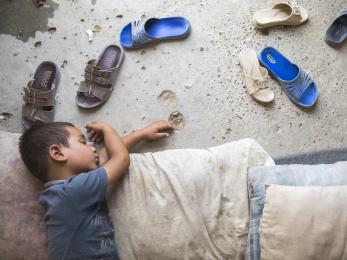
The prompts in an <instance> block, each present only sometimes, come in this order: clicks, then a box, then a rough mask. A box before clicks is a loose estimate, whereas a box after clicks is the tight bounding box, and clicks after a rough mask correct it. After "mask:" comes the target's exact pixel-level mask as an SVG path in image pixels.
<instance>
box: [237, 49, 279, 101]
mask: <svg viewBox="0 0 347 260" xmlns="http://www.w3.org/2000/svg"><path fill="white" fill-rule="evenodd" d="M240 63H241V66H242V68H243V72H244V74H245V79H246V87H247V91H248V93H249V94H250V95H251V96H252V97H253V98H254V99H255V100H257V101H259V102H262V103H268V102H271V101H272V100H273V99H274V96H275V95H274V93H273V91H272V90H271V88H270V81H269V74H268V71H267V69H265V68H263V67H261V66H260V64H259V61H258V56H257V53H256V52H255V51H254V50H252V49H244V50H242V51H241V53H240Z"/></svg>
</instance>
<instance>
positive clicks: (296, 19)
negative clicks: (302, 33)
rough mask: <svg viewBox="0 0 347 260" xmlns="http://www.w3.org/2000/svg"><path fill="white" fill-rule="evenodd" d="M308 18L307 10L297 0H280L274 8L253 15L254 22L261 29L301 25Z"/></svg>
mask: <svg viewBox="0 0 347 260" xmlns="http://www.w3.org/2000/svg"><path fill="white" fill-rule="evenodd" d="M307 19H308V12H307V10H306V9H305V8H304V7H302V6H300V5H298V4H297V2H296V1H293V0H291V1H288V2H280V3H277V4H275V5H274V6H273V7H272V9H263V10H260V11H257V12H255V13H254V15H253V24H254V26H255V27H257V28H259V29H264V28H268V27H272V26H277V25H300V24H302V23H304V22H306V21H307Z"/></svg>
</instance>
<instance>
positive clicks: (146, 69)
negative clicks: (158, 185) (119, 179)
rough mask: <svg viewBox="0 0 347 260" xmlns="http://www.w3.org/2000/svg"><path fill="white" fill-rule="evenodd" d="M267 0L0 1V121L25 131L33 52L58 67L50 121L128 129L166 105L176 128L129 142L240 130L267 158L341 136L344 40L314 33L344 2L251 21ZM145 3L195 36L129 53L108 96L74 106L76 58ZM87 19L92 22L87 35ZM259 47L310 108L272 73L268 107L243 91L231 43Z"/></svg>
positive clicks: (151, 12) (192, 143)
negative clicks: (292, 18)
mask: <svg viewBox="0 0 347 260" xmlns="http://www.w3.org/2000/svg"><path fill="white" fill-rule="evenodd" d="M272 2H273V1H269V0H266V1H255V0H243V1H236V0H228V1H224V0H213V1H212V0H210V1H207V0H200V1H199V0H186V1H183V0H165V1H162V0H153V1H143V0H131V1H130V0H122V1H121V0H118V1H116V0H115V1H109V0H92V1H91V2H90V1H86V0H83V1H82V0H74V1H71V0H61V1H57V0H56V1H53V0H48V5H47V6H45V7H44V8H40V9H37V8H36V7H35V6H34V4H33V1H32V0H12V1H11V0H0V58H1V61H2V62H1V65H0V67H1V70H0V80H1V85H0V88H1V95H0V130H8V131H13V132H20V131H22V127H21V106H22V95H21V93H22V87H23V86H24V85H25V84H27V82H28V81H29V80H30V79H31V77H32V75H33V73H34V71H35V69H36V67H37V65H38V64H39V63H40V62H41V61H43V60H51V61H54V62H56V63H57V64H58V65H59V68H60V72H61V74H62V78H61V83H60V85H59V87H58V99H57V105H56V114H55V120H57V121H58V120H64V121H71V122H73V123H75V124H76V125H77V126H79V127H82V126H83V125H84V124H85V123H86V122H88V121H91V120H94V119H99V118H101V119H103V120H106V121H108V122H110V123H111V124H112V125H113V126H114V127H116V128H117V129H118V130H119V132H120V133H122V134H125V133H127V132H129V131H130V130H132V129H135V128H138V127H141V126H143V125H144V124H146V123H149V122H151V121H153V120H155V119H162V118H163V119H168V118H169V115H170V114H171V113H172V112H174V111H179V112H180V113H182V115H183V116H184V121H185V122H184V123H185V124H184V127H183V129H182V130H180V131H176V132H175V134H174V135H173V136H172V137H170V139H168V140H166V141H162V142H160V143H157V144H146V145H144V146H142V147H139V149H138V151H144V150H146V151H148V150H158V149H169V148H201V147H209V146H214V145H218V144H222V143H225V142H228V141H232V140H236V139H240V138H244V137H252V138H255V139H256V140H257V141H258V142H259V143H260V144H261V145H263V146H264V147H265V149H266V150H267V151H268V152H269V153H270V154H271V155H273V156H282V155H286V154H293V153H298V152H303V151H311V150H319V149H324V148H333V147H342V146H346V145H347V139H346V138H345V134H346V126H347V123H346V122H347V121H346V120H345V117H346V108H347V102H346V96H347V88H346V83H347V74H346V66H347V43H346V46H345V47H343V48H340V49H337V50H336V49H333V48H331V47H329V46H328V45H326V44H325V42H324V41H323V36H324V32H325V30H326V27H327V25H328V23H329V22H330V20H331V19H332V18H333V17H334V16H335V14H336V13H337V12H338V11H339V10H340V9H341V8H342V7H344V6H346V5H347V4H346V1H338V0H331V1H323V0H305V1H300V3H301V4H302V5H303V6H304V7H306V9H307V10H308V11H309V14H310V20H309V22H308V23H306V24H305V25H302V26H300V27H295V28H288V27H279V28H275V29H270V30H267V31H263V32H261V31H258V30H256V29H254V27H253V25H252V22H251V21H252V14H253V13H254V11H255V10H257V9H259V8H264V7H267V6H271V4H272ZM143 13H145V14H147V16H156V17H162V16H176V15H181V16H185V17H187V18H188V19H189V20H190V22H191V24H192V28H193V30H192V34H191V35H190V37H189V38H187V39H186V40H184V41H173V42H166V43H161V44H157V45H155V46H151V47H149V48H146V49H144V50H138V51H127V52H126V57H125V60H124V63H123V65H122V68H121V71H120V74H119V77H118V80H117V83H116V88H115V91H114V92H113V95H112V97H111V98H110V99H109V100H108V102H107V103H106V104H105V105H104V106H102V107H101V108H99V109H96V110H91V111H84V110H80V109H78V108H77V106H76V105H75V95H76V90H77V88H78V86H77V85H78V83H79V81H80V80H82V73H83V69H84V66H85V63H86V62H87V61H88V60H89V59H91V58H96V57H97V56H98V54H99V53H100V51H101V50H102V49H103V48H104V47H105V45H107V44H111V43H118V33H119V31H120V29H121V28H122V27H123V26H124V25H126V24H127V23H128V22H129V21H131V20H134V19H138V18H139V17H140V16H141V15H142V14H143ZM97 25H98V26H100V27H97ZM95 26H96V27H95ZM52 27H55V28H56V30H54V29H52ZM88 29H90V30H95V31H99V32H97V33H96V34H95V37H94V40H93V41H92V42H89V41H88V36H87V34H86V30H88ZM266 45H272V46H274V47H275V48H278V49H279V50H280V51H281V52H282V53H284V54H286V55H287V56H288V57H289V58H290V59H291V60H292V61H294V62H295V63H297V64H299V66H301V67H302V68H303V69H304V70H305V71H306V72H308V73H309V74H310V75H311V76H312V77H313V78H314V80H315V82H316V83H317V85H318V87H319V102H318V104H317V106H316V107H315V108H314V109H313V110H312V111H304V110H301V109H300V108H298V107H296V106H295V105H294V104H293V103H291V102H290V101H289V99H288V98H287V97H286V95H285V94H284V92H283V91H282V90H281V88H280V86H279V85H278V84H277V83H276V82H273V89H274V92H275V101H274V102H273V104H272V105H269V106H263V105H260V104H258V103H256V102H255V101H254V100H252V99H251V98H250V97H249V96H248V95H247V93H246V90H245V86H244V77H243V74H242V72H241V69H240V66H239V60H238V53H239V52H240V51H241V49H242V48H245V47H250V48H254V49H256V50H260V49H261V48H262V47H264V46H266Z"/></svg>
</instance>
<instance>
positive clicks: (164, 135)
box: [156, 133, 169, 138]
mask: <svg viewBox="0 0 347 260" xmlns="http://www.w3.org/2000/svg"><path fill="white" fill-rule="evenodd" d="M168 136H169V133H157V134H156V137H158V138H165V137H168Z"/></svg>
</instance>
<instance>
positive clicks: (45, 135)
mask: <svg viewBox="0 0 347 260" xmlns="http://www.w3.org/2000/svg"><path fill="white" fill-rule="evenodd" d="M67 126H70V127H74V125H73V124H71V123H67V122H52V123H37V124H34V125H33V126H32V127H31V128H29V129H27V130H26V131H24V133H23V134H22V136H21V137H20V139H19V152H20V155H21V157H22V160H23V162H24V164H25V165H26V167H27V168H28V169H29V171H30V172H31V173H32V174H33V175H34V176H35V177H37V178H39V179H40V180H41V181H42V182H46V181H47V179H46V175H47V172H48V159H49V147H50V146H51V145H52V144H61V145H64V146H66V147H69V143H68V138H69V132H68V131H67V130H66V127H67Z"/></svg>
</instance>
